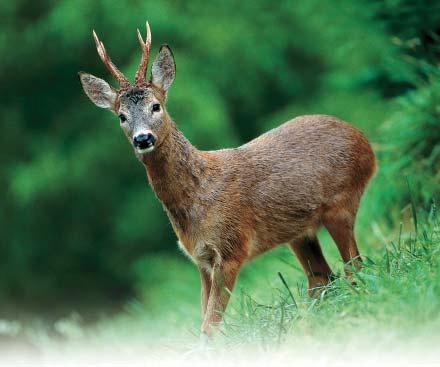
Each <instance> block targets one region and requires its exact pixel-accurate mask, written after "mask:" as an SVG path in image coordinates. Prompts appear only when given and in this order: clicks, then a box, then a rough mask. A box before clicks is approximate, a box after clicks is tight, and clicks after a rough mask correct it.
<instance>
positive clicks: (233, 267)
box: [202, 262, 240, 336]
mask: <svg viewBox="0 0 440 367" xmlns="http://www.w3.org/2000/svg"><path fill="white" fill-rule="evenodd" d="M239 270H240V264H238V263H237V262H227V263H222V264H220V265H214V267H213V269H212V272H211V291H210V293H209V298H208V303H207V306H206V312H205V317H204V319H203V323H202V333H204V334H207V335H209V336H211V334H212V326H213V325H214V324H218V323H219V322H220V321H221V319H222V316H223V312H224V311H225V309H226V306H227V304H228V301H229V297H230V294H231V292H232V289H233V288H234V284H235V280H236V279H237V275H238V272H239Z"/></svg>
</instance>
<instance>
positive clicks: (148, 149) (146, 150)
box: [136, 145, 154, 154]
mask: <svg viewBox="0 0 440 367" xmlns="http://www.w3.org/2000/svg"><path fill="white" fill-rule="evenodd" d="M153 150H154V145H152V146H151V147H148V148H145V149H139V148H136V152H138V153H139V154H144V153H150V152H152V151H153Z"/></svg>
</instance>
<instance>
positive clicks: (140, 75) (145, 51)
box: [134, 20, 151, 85]
mask: <svg viewBox="0 0 440 367" xmlns="http://www.w3.org/2000/svg"><path fill="white" fill-rule="evenodd" d="M145 26H146V28H147V37H146V39H145V42H144V40H143V38H142V35H141V32H140V31H139V28H138V30H137V36H138V40H139V44H140V45H141V49H142V58H141V62H140V64H139V67H138V69H137V71H136V75H135V77H134V80H135V83H136V85H139V84H143V83H144V82H145V72H146V71H147V66H148V58H149V56H150V46H151V30H150V25H149V24H148V20H147V21H146V23H145Z"/></svg>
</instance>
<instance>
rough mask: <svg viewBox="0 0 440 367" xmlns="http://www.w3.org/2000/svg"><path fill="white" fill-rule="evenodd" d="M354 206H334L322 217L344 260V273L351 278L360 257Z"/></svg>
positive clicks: (359, 262)
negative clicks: (355, 228)
mask: <svg viewBox="0 0 440 367" xmlns="http://www.w3.org/2000/svg"><path fill="white" fill-rule="evenodd" d="M356 211H357V206H356V207H355V208H350V207H349V208H342V209H341V208H336V209H331V210H329V211H327V212H326V213H325V214H324V215H323V218H322V223H323V225H324V226H325V227H326V228H327V230H328V232H329V233H330V235H331V236H332V238H333V240H334V241H335V242H336V246H337V247H338V250H339V252H340V254H341V257H342V260H343V261H344V264H345V266H344V269H345V273H346V275H347V276H348V277H349V278H351V276H352V270H353V268H354V269H356V270H359V269H360V267H361V263H362V259H361V257H360V254H359V250H358V246H357V243H356V239H355V235H354V223H355V219H356Z"/></svg>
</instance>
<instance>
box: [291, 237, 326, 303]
mask: <svg viewBox="0 0 440 367" xmlns="http://www.w3.org/2000/svg"><path fill="white" fill-rule="evenodd" d="M289 244H290V247H291V248H292V250H293V252H295V254H296V256H297V257H298V260H299V262H300V263H301V265H302V267H303V268H304V271H305V273H306V274H307V280H308V283H309V295H310V296H316V295H319V289H318V288H319V287H321V286H323V285H326V284H327V283H328V282H329V281H330V279H331V278H332V277H333V273H332V271H331V269H330V267H329V266H328V264H327V261H326V260H325V258H324V255H323V253H322V250H321V246H320V245H319V241H318V238H317V237H316V236H313V237H305V238H303V239H301V240H297V241H292V242H290V243H289Z"/></svg>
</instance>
